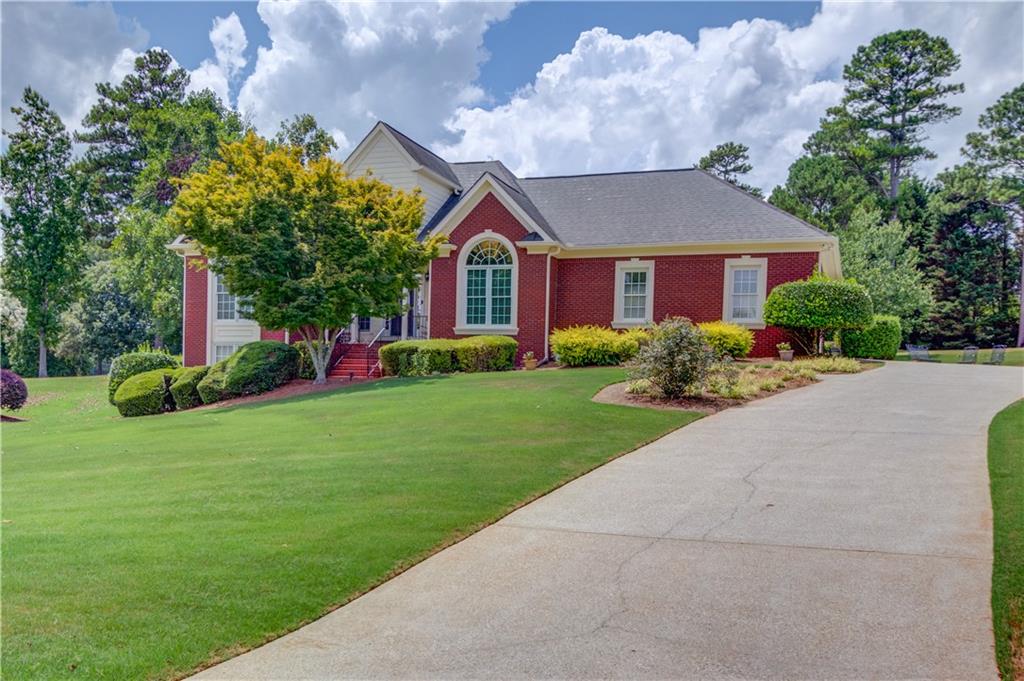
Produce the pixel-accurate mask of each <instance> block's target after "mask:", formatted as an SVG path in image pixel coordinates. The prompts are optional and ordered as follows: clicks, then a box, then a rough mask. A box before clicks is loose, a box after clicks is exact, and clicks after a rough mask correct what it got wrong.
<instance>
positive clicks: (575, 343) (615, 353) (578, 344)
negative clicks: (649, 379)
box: [551, 326, 648, 367]
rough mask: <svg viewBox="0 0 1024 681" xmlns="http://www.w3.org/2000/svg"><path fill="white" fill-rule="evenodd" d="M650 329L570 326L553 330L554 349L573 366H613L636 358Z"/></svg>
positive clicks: (556, 354)
mask: <svg viewBox="0 0 1024 681" xmlns="http://www.w3.org/2000/svg"><path fill="white" fill-rule="evenodd" d="M647 335H648V332H647V331H639V330H633V329H631V330H629V331H627V332H625V333H619V332H618V331H616V330H614V329H609V328H607V327H604V326H570V327H569V328H567V329H555V330H554V331H553V332H552V333H551V351H552V352H553V353H555V356H556V357H557V358H558V361H559V362H560V363H561V364H565V365H566V366H571V367H582V366H613V365H616V364H622V363H623V362H627V361H629V360H631V359H633V358H634V357H636V354H637V352H638V351H639V349H640V340H641V338H643V337H646V336H647Z"/></svg>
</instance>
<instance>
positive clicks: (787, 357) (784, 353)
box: [779, 350, 793, 362]
mask: <svg viewBox="0 0 1024 681" xmlns="http://www.w3.org/2000/svg"><path fill="white" fill-rule="evenodd" d="M779 359H781V360H782V361H783V362H792V361H793V351H792V350H779Z"/></svg>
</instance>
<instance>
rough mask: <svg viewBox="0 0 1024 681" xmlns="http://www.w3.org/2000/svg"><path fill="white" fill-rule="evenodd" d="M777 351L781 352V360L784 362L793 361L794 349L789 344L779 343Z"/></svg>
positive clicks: (776, 347)
mask: <svg viewBox="0 0 1024 681" xmlns="http://www.w3.org/2000/svg"><path fill="white" fill-rule="evenodd" d="M775 349H776V350H778V351H779V359H781V360H782V361H783V362H792V361H793V347H792V346H791V345H790V344H789V343H779V344H778V345H776V346H775Z"/></svg>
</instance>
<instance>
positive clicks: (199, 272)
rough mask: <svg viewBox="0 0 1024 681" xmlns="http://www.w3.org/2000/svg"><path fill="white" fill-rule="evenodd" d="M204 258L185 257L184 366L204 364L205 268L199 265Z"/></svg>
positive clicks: (202, 262) (204, 260)
mask: <svg viewBox="0 0 1024 681" xmlns="http://www.w3.org/2000/svg"><path fill="white" fill-rule="evenodd" d="M205 263H206V258H203V257H200V256H194V255H190V256H187V257H186V258H185V305H184V308H185V310H184V313H185V314H184V320H183V323H184V328H183V329H182V342H181V345H182V354H183V357H182V359H183V361H184V364H185V366H187V367H191V366H201V365H203V364H206V321H207V319H208V316H207V309H206V304H207V299H208V295H207V294H208V289H207V286H208V280H207V278H206V277H207V274H208V272H207V270H206V269H205V268H201V267H199V266H200V265H204V264H205Z"/></svg>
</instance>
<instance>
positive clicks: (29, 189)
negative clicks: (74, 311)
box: [0, 88, 84, 377]
mask: <svg viewBox="0 0 1024 681" xmlns="http://www.w3.org/2000/svg"><path fill="white" fill-rule="evenodd" d="M23 102H24V103H23V105H22V106H20V107H12V109H11V110H12V111H13V112H14V113H15V114H16V115H17V116H18V129H17V130H15V131H13V132H7V135H8V138H9V139H10V146H9V147H8V148H7V153H5V154H4V155H3V158H2V160H0V187H2V188H3V192H4V201H5V203H6V210H5V211H4V212H3V216H2V220H3V222H2V224H3V245H4V248H3V258H4V261H3V262H4V274H5V284H6V286H7V288H8V290H9V291H10V292H11V293H12V294H14V295H15V296H16V297H17V298H18V300H19V301H21V303H22V305H24V306H25V310H26V325H27V327H28V328H30V329H32V330H33V332H34V333H35V336H36V341H37V343H38V351H39V361H38V375H39V376H40V377H44V376H46V375H47V366H46V363H47V343H48V341H49V339H50V338H51V336H52V335H54V334H55V333H56V332H57V330H58V329H59V320H60V314H61V312H62V311H64V310H65V309H67V307H68V305H70V304H71V302H72V301H73V300H74V291H75V289H76V287H77V285H78V283H79V280H80V275H81V270H82V267H83V265H84V257H83V243H84V237H83V225H82V223H83V216H82V212H81V203H80V201H79V198H80V190H79V187H78V184H77V183H76V182H75V179H74V177H73V175H72V172H71V138H70V136H69V135H68V133H67V131H66V130H65V129H64V124H63V123H62V122H61V120H60V117H59V116H57V114H56V113H54V112H53V110H52V109H50V105H49V103H48V102H47V101H46V100H45V99H43V98H42V97H41V96H40V95H39V93H38V92H36V91H35V90H33V89H31V88H25V92H24V95H23Z"/></svg>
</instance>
